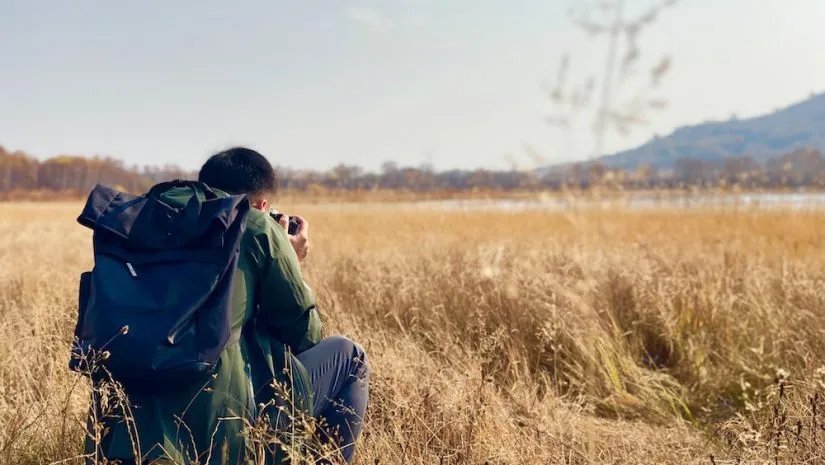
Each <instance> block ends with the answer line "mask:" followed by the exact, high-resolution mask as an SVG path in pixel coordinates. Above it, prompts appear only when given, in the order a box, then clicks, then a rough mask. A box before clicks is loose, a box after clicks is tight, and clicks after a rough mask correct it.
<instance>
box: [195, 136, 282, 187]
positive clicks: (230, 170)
mask: <svg viewBox="0 0 825 465" xmlns="http://www.w3.org/2000/svg"><path fill="white" fill-rule="evenodd" d="M198 181H200V182H202V183H205V184H206V185H208V186H209V187H214V188H216V189H220V190H222V191H224V192H227V193H230V194H247V195H259V194H260V195H274V194H275V192H276V191H277V190H278V177H277V175H276V174H275V169H274V168H272V165H271V164H270V163H269V160H267V159H266V157H264V156H263V155H261V154H260V153H258V152H256V151H254V150H252V149H248V148H246V147H233V148H231V149H227V150H224V151H223V152H220V153H216V154H215V155H212V156H211V157H209V160H206V163H204V164H203V166H202V167H201V171H200V173H198Z"/></svg>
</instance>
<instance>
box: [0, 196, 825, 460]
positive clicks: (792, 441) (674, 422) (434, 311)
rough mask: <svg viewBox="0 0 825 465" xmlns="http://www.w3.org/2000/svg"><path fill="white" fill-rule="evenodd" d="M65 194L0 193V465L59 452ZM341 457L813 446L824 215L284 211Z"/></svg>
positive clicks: (75, 442)
mask: <svg viewBox="0 0 825 465" xmlns="http://www.w3.org/2000/svg"><path fill="white" fill-rule="evenodd" d="M79 209H80V205H79V204H25V203H18V204H0V239H1V240H0V463H2V464H15V465H27V464H45V463H80V461H79V460H78V459H74V458H73V457H76V456H78V454H80V453H81V438H82V435H83V423H84V421H85V413H86V411H85V409H86V405H87V404H86V402H87V392H86V389H87V386H86V384H85V383H84V381H83V379H82V378H80V377H79V376H77V375H75V374H73V373H71V372H69V371H68V369H67V368H66V365H67V358H68V347H69V342H70V339H71V331H72V326H73V319H74V312H75V299H76V286H77V279H78V275H79V273H80V272H81V271H82V270H84V269H86V268H88V267H89V266H90V265H91V250H90V245H91V243H90V234H89V233H88V231H87V230H85V229H84V228H82V227H80V226H79V225H77V224H76V223H75V222H74V217H75V216H76V214H77V213H78V212H79ZM285 210H286V211H291V212H292V211H294V212H299V213H302V214H305V216H307V218H308V219H309V220H310V222H311V224H312V238H313V250H312V253H311V258H310V259H309V261H308V263H307V264H306V266H305V269H306V273H307V276H308V278H307V279H308V281H309V282H310V284H311V285H312V286H313V287H314V288H315V290H316V292H317V294H318V296H319V306H320V309H321V311H322V313H323V315H324V317H325V322H326V331H327V332H328V333H345V334H347V335H350V336H352V337H353V338H355V339H356V340H359V341H361V342H362V343H363V345H364V346H365V347H366V348H367V350H368V352H369V354H370V358H371V364H372V368H373V377H372V403H371V405H370V408H369V412H368V425H367V428H366V430H365V436H364V438H363V442H362V444H361V446H360V452H359V457H358V459H357V463H359V464H361V465H364V464H370V465H372V464H479V465H480V464H485V463H488V464H599V463H610V464H640V463H650V464H660V463H704V464H712V463H715V464H722V463H737V460H739V461H740V462H739V463H823V462H824V461H825V417H822V412H823V410H825V405H822V403H825V401H823V398H822V395H821V394H820V392H821V390H822V389H823V388H825V213H816V212H801V211H797V212H783V211H778V210H774V211H761V212H760V211H744V210H741V209H740V210H738V211H734V210H731V211H722V210H715V211H701V210H689V211H688V210H685V211H682V210H668V211H629V210H625V211H622V210H619V211H596V210H579V211H572V212H554V213H548V212H545V213H537V212H519V213H501V212H488V213H482V212H470V213H462V212H444V211H438V210H417V209H404V210H398V209H393V208H390V207H386V206H375V205H371V204H360V205H359V204H355V205H349V206H329V205H326V206H323V205H312V206H304V207H302V206H300V205H294V206H290V208H286V209H285Z"/></svg>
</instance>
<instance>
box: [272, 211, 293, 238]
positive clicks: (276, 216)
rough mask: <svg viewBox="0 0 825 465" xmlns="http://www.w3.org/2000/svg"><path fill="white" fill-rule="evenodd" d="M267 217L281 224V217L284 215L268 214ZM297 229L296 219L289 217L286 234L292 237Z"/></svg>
mask: <svg viewBox="0 0 825 465" xmlns="http://www.w3.org/2000/svg"><path fill="white" fill-rule="evenodd" d="M269 216H271V217H272V219H274V220H275V222H276V223H280V222H281V217H282V216H284V214H283V213H275V212H269ZM299 228H300V223H298V219H297V218H296V217H294V216H290V217H289V226H288V227H287V233H288V234H290V235H292V236H294V235H295V234H298V229H299Z"/></svg>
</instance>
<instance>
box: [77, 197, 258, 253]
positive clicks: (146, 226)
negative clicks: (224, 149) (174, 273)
mask: <svg viewBox="0 0 825 465" xmlns="http://www.w3.org/2000/svg"><path fill="white" fill-rule="evenodd" d="M184 189H185V190H184ZM190 189H191V190H190ZM175 190H181V194H183V195H182V197H184V198H186V197H188V201H186V203H185V205H182V206H181V205H175V204H174V203H173V202H168V201H166V200H167V199H165V197H164V196H163V194H165V193H169V192H172V191H175ZM247 210H248V200H247V199H246V196H243V195H230V196H218V195H217V194H215V192H214V191H212V190H211V189H210V188H209V187H207V186H206V185H205V184H202V183H199V182H195V181H173V182H169V183H162V184H158V185H157V186H155V187H153V188H152V190H150V191H149V193H148V194H146V195H145V196H140V197H137V196H133V195H130V194H125V193H122V192H117V191H115V190H114V189H111V188H109V187H106V186H101V185H98V186H96V187H95V188H94V190H92V193H91V194H90V195H89V199H88V201H87V202H86V207H85V208H84V209H83V212H82V213H81V215H80V217H79V218H78V222H79V223H80V224H82V225H84V226H86V227H89V228H92V229H94V230H95V231H100V230H104V231H107V232H109V233H113V234H114V235H115V236H117V237H119V238H120V239H123V240H124V242H125V243H124V244H123V245H125V246H126V247H127V248H128V249H132V250H136V249H137V250H139V249H143V250H147V249H148V250H163V249H177V248H183V247H196V248H204V247H205V248H222V247H223V246H224V242H223V241H224V234H225V233H226V231H227V229H228V228H229V227H230V226H231V225H232V224H233V222H235V221H236V220H237V219H238V215H242V216H243V215H244V213H246V211H247Z"/></svg>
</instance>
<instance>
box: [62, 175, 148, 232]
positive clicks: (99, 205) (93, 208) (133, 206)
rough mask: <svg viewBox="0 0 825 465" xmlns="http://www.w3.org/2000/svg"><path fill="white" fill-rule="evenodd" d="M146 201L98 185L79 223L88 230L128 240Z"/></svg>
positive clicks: (78, 218) (84, 208) (93, 190)
mask: <svg viewBox="0 0 825 465" xmlns="http://www.w3.org/2000/svg"><path fill="white" fill-rule="evenodd" d="M145 200H146V199H145V198H143V197H137V196H134V195H131V194H127V193H124V192H118V191H116V190H114V189H112V188H111V187H109V186H104V185H102V184H98V185H96V186H95V187H94V189H92V192H91V193H89V198H88V199H87V200H86V205H85V206H84V207H83V211H82V212H81V213H80V216H78V217H77V222H78V223H80V224H82V225H83V226H86V227H87V228H90V229H94V230H98V229H105V230H107V231H109V232H111V233H113V234H115V235H117V236H120V237H121V238H123V239H127V238H128V237H129V232H130V231H131V229H132V225H133V224H134V222H135V219H136V218H137V216H138V214H139V213H140V210H141V209H142V208H143V204H144V203H145Z"/></svg>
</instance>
